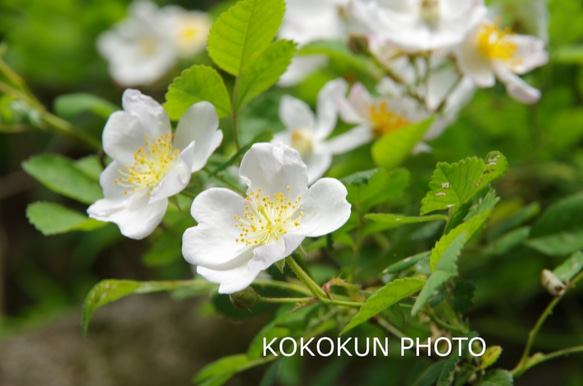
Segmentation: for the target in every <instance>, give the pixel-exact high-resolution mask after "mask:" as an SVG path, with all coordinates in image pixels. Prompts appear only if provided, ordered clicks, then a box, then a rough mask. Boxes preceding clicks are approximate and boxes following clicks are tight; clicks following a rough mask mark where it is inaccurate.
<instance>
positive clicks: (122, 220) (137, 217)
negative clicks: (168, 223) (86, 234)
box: [87, 194, 168, 240]
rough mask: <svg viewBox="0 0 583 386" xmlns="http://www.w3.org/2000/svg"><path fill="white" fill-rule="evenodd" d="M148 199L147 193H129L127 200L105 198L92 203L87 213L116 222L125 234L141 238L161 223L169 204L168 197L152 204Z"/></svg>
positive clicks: (96, 217)
mask: <svg viewBox="0 0 583 386" xmlns="http://www.w3.org/2000/svg"><path fill="white" fill-rule="evenodd" d="M148 201H149V197H148V196H147V195H145V194H142V195H141V194H132V195H128V198H127V199H125V200H112V199H107V198H105V199H101V200H98V201H97V202H95V203H94V204H93V205H91V206H90V207H89V209H87V213H88V214H89V217H91V218H94V219H97V220H99V221H106V222H113V223H116V224H117V225H118V226H119V229H120V231H121V233H122V234H123V235H124V236H126V237H129V238H131V239H136V240H141V239H143V238H144V237H146V236H148V235H149V234H151V233H152V232H153V231H154V229H155V228H156V227H157V226H158V224H160V222H161V221H162V218H163V217H164V213H166V208H167V206H168V200H166V199H162V200H159V201H156V202H154V203H151V204H149V203H148Z"/></svg>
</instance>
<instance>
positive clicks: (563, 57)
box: [554, 45, 583, 65]
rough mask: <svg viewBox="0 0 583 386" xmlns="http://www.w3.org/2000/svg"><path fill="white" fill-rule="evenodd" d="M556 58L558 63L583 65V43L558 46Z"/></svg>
mask: <svg viewBox="0 0 583 386" xmlns="http://www.w3.org/2000/svg"><path fill="white" fill-rule="evenodd" d="M554 59H555V61H556V62H557V63H562V64H577V65H583V45H572V46H562V47H558V48H557V49H556V50H555V58H554Z"/></svg>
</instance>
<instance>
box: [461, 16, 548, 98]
mask: <svg viewBox="0 0 583 386" xmlns="http://www.w3.org/2000/svg"><path fill="white" fill-rule="evenodd" d="M456 55H457V58H458V62H459V65H460V68H461V70H462V71H463V72H464V73H465V74H466V75H468V76H470V77H471V78H472V79H473V80H474V82H475V83H476V84H477V85H478V86H479V87H491V86H493V85H494V83H495V82H496V78H498V79H499V80H500V81H501V82H502V83H504V85H505V86H506V91H507V92H508V94H509V95H510V96H511V97H513V98H514V99H516V100H518V101H520V102H523V103H534V102H536V101H537V100H538V99H539V98H540V91H539V90H537V89H535V88H533V87H531V86H529V85H528V84H527V83H526V82H524V81H523V80H522V79H521V78H520V77H518V76H517V75H516V74H524V73H526V72H529V71H531V70H532V69H534V68H536V67H539V66H542V65H543V64H545V63H546V62H547V61H548V55H547V52H546V51H545V49H544V41H543V40H542V39H539V38H535V37H533V36H527V35H518V34H514V33H513V32H512V31H511V30H510V29H505V30H502V29H500V28H499V27H498V26H497V25H496V23H492V22H489V21H484V22H483V23H482V24H481V25H480V26H478V27H477V28H476V29H475V30H473V31H472V32H471V33H470V34H468V36H467V38H466V39H465V40H464V41H463V42H462V44H460V46H459V48H458V50H457V52H456Z"/></svg>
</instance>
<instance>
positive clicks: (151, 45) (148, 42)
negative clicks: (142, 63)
mask: <svg viewBox="0 0 583 386" xmlns="http://www.w3.org/2000/svg"><path fill="white" fill-rule="evenodd" d="M139 47H140V51H142V53H143V54H144V55H146V56H154V55H155V54H156V40H154V39H152V38H149V37H144V38H142V39H141V40H140V43H139Z"/></svg>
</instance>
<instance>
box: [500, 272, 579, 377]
mask: <svg viewBox="0 0 583 386" xmlns="http://www.w3.org/2000/svg"><path fill="white" fill-rule="evenodd" d="M582 278H583V272H580V273H579V274H578V275H577V276H575V278H573V280H571V282H570V283H569V287H571V288H572V287H573V286H574V285H575V283H577V282H578V281H579V280H581V279H582ZM563 296H565V295H564V294H563V295H561V296H557V297H555V298H554V299H553V300H552V301H551V302H550V303H549V305H548V306H547V307H546V308H545V310H544V311H543V313H542V314H541V316H540V317H539V318H538V320H537V321H536V323H535V325H534V327H533V328H532V329H531V330H530V331H529V333H528V339H527V341H526V346H525V347H524V352H523V353H522V357H521V358H520V361H519V362H518V364H517V365H516V367H514V369H512V370H511V371H510V373H511V374H512V375H513V376H514V377H518V376H520V375H522V374H523V373H524V372H525V371H527V370H528V369H530V368H531V367H533V366H536V365H537V364H539V363H541V362H544V361H547V360H550V359H553V358H556V357H559V356H561V355H566V354H570V353H574V352H583V346H574V347H570V348H566V349H562V350H558V351H553V352H551V353H548V354H543V353H535V354H533V355H532V356H529V355H530V350H531V349H532V345H533V343H534V340H535V338H536V336H537V335H538V333H539V331H540V329H541V327H542V325H543V323H544V322H545V321H546V320H547V318H548V317H549V315H551V314H552V312H553V309H554V308H555V306H556V305H557V304H558V303H559V302H560V301H561V299H562V298H563Z"/></svg>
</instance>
